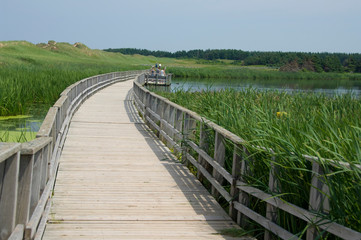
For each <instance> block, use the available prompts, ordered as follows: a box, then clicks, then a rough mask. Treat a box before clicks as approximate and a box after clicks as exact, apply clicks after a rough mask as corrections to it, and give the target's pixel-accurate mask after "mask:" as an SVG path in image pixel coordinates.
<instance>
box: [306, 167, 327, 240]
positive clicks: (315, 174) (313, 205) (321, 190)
mask: <svg viewBox="0 0 361 240" xmlns="http://www.w3.org/2000/svg"><path fill="white" fill-rule="evenodd" d="M329 194H330V190H329V188H328V186H327V184H326V177H325V173H324V169H323V168H322V166H320V164H318V163H317V162H315V161H314V162H313V163H312V179H311V189H310V205H309V210H311V211H314V212H320V213H328V212H329V211H330V204H329V199H328V197H327V195H329ZM319 235H320V232H319V231H318V230H317V229H316V227H315V226H310V227H309V228H308V229H307V234H306V239H307V240H313V239H316V238H317V237H318V236H319Z"/></svg>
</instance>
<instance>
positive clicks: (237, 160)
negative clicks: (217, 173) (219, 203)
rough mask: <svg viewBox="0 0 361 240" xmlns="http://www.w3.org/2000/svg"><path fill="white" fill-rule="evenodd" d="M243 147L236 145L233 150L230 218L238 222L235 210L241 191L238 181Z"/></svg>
mask: <svg viewBox="0 0 361 240" xmlns="http://www.w3.org/2000/svg"><path fill="white" fill-rule="evenodd" d="M240 149H241V146H240V145H238V144H234V150H233V162H232V178H233V182H232V183H231V191H230V195H231V197H232V202H231V203H230V204H229V216H230V217H231V218H232V219H233V220H234V221H237V220H238V211H237V209H235V208H234V203H233V202H234V200H235V199H236V198H237V197H238V195H239V190H238V188H237V180H238V179H239V177H240V175H241V161H242V157H241V154H240Z"/></svg>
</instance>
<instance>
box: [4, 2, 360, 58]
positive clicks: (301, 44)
mask: <svg viewBox="0 0 361 240" xmlns="http://www.w3.org/2000/svg"><path fill="white" fill-rule="evenodd" d="M8 40H26V41H29V42H32V43H40V42H47V41H48V40H55V41H58V42H69V43H74V42H82V43H84V44H86V45H87V46H89V47H90V48H94V49H104V48H124V47H131V48H145V49H149V50H165V51H172V52H174V51H177V50H190V49H241V50H245V51H302V52H347V53H361V1H360V0H342V1H341V0H337V1H336V0H302V1H301V0H248V1H244V0H222V1H221V0H182V1H178V0H177V1H175V0H157V1H151V0H129V1H125V0H101V1H100V0H98V1H95V0H71V1H70V0H61V1H59V0H58V1H52V0H47V1H45V0H0V41H8Z"/></svg>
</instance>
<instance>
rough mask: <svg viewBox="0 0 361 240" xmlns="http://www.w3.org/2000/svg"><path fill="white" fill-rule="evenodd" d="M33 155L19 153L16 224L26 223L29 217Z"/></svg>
mask: <svg viewBox="0 0 361 240" xmlns="http://www.w3.org/2000/svg"><path fill="white" fill-rule="evenodd" d="M33 165H34V156H33V155H21V157H20V168H19V189H18V201H17V213H16V224H24V225H25V224H26V223H27V222H28V221H29V217H30V199H31V183H32V180H33Z"/></svg>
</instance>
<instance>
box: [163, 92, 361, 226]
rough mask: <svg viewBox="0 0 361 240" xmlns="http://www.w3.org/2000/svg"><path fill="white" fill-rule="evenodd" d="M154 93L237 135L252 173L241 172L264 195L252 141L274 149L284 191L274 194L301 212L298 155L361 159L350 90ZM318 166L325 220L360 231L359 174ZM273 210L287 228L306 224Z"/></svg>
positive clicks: (261, 166) (359, 118) (304, 200)
mask: <svg viewBox="0 0 361 240" xmlns="http://www.w3.org/2000/svg"><path fill="white" fill-rule="evenodd" d="M159 94H161V95H163V96H164V97H167V98H169V99H170V100H171V101H173V102H176V103H178V104H180V105H182V106H185V107H186V108H189V109H191V110H193V111H195V112H198V113H199V114H200V115H202V116H205V117H207V118H208V119H210V120H212V121H214V122H215V123H217V124H219V125H221V126H223V127H224V128H226V129H228V130H229V131H231V132H233V133H235V134H237V135H238V136H240V137H242V138H243V139H245V140H246V141H247V143H248V144H247V148H248V149H249V150H250V151H251V153H252V159H253V161H251V165H250V167H251V172H252V176H248V178H247V181H248V182H249V183H250V184H251V185H253V186H256V187H258V188H260V189H262V190H264V191H266V192H269V189H268V177H269V171H270V166H271V160H270V159H271V156H270V154H268V153H266V152H264V151H262V150H259V149H257V148H254V147H253V146H264V147H266V148H272V149H273V150H274V151H275V152H276V160H275V162H274V164H275V165H276V166H277V167H278V168H279V173H278V175H277V178H278V179H279V181H280V185H281V189H282V193H284V195H282V196H281V198H282V199H284V200H285V201H289V202H291V203H293V204H296V205H298V206H300V207H303V208H305V209H308V201H309V190H310V187H311V186H310V179H311V171H310V170H311V163H310V162H309V161H306V160H305V159H304V158H303V157H302V154H307V155H312V156H320V157H323V158H329V159H334V160H336V162H348V163H350V164H351V166H354V165H355V164H361V150H360V146H361V99H356V98H353V97H352V96H351V95H342V96H336V97H333V98H330V97H327V96H324V95H320V94H313V93H294V94H287V93H282V92H276V91H267V92H264V91H257V90H254V89H247V90H244V91H240V92H237V91H235V90H232V89H226V90H222V91H218V92H214V91H202V92H189V91H183V90H178V91H177V92H175V93H166V92H160V93H159ZM189 99H192V101H189ZM277 112H279V113H278V114H277ZM280 112H283V114H280ZM228 145H229V146H228ZM227 146H228V148H229V149H228V150H227V151H226V153H227V157H226V164H225V167H226V169H227V170H228V171H230V169H231V165H232V161H231V159H232V149H233V148H232V147H233V146H232V144H227ZM291 153H292V154H291ZM211 156H212V155H211ZM250 159H251V158H250ZM320 164H321V165H322V166H324V167H325V168H326V169H328V170H330V171H332V172H333V173H332V174H329V175H328V178H327V181H328V184H329V186H330V204H331V211H330V215H329V216H327V218H329V219H330V220H331V221H336V222H338V223H340V224H342V225H345V226H348V227H350V228H352V229H354V230H357V231H361V220H360V218H359V216H360V215H361V204H360V203H361V194H360V192H361V171H360V170H359V169H355V168H354V167H351V169H348V168H345V167H344V166H342V165H341V164H339V165H338V166H336V167H330V166H329V165H327V164H325V163H324V162H322V161H320ZM253 203H254V205H253V206H252V207H253V208H254V209H258V210H259V211H260V212H263V213H264V212H265V204H264V203H262V202H259V201H254V202H253ZM280 214H281V217H280V219H281V220H282V222H280V223H279V224H280V225H281V226H283V227H285V228H287V229H289V230H290V231H292V232H294V233H300V232H302V231H303V229H304V228H305V227H306V225H305V223H303V222H302V221H300V220H297V219H296V218H294V217H290V216H289V215H288V214H285V213H283V212H282V213H280Z"/></svg>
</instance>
